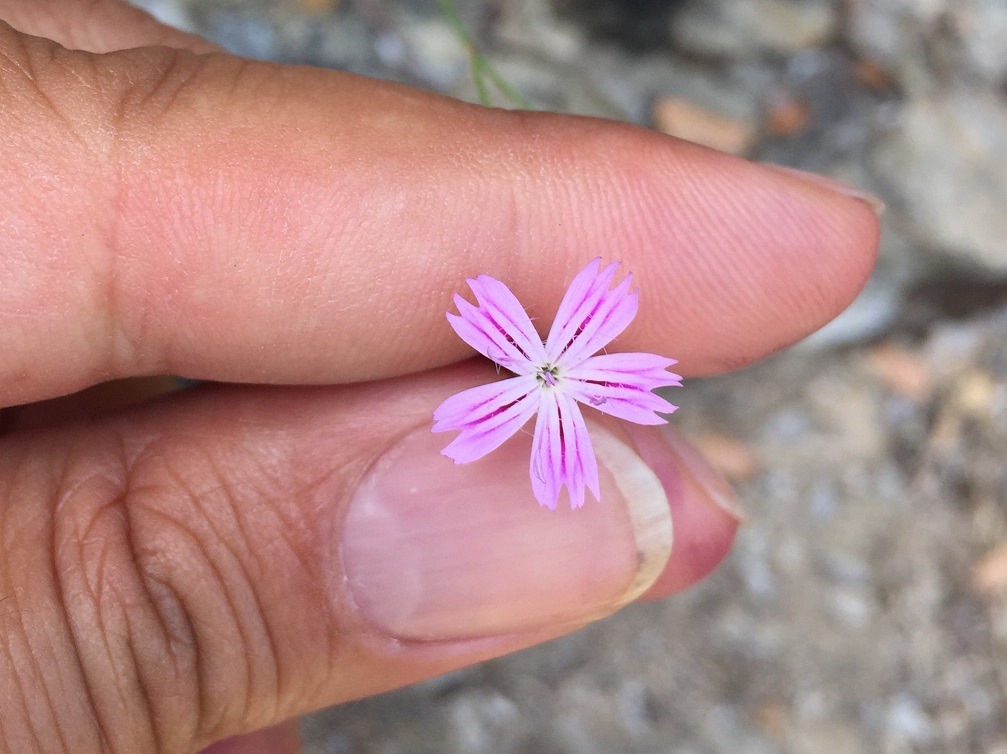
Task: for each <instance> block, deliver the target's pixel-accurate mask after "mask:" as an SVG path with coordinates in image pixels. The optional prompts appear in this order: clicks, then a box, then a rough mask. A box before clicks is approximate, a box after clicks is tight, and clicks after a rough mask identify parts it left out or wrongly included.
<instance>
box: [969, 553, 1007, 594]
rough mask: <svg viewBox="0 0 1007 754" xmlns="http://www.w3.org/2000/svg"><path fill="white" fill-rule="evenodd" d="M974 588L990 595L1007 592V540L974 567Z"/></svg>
mask: <svg viewBox="0 0 1007 754" xmlns="http://www.w3.org/2000/svg"><path fill="white" fill-rule="evenodd" d="M972 588H973V589H975V590H976V591H977V592H979V593H980V594H983V595H988V596H993V595H998V594H999V595H1003V594H1007V542H1004V543H1001V544H999V545H997V546H996V547H994V548H993V549H992V550H990V551H989V552H988V553H986V554H985V555H983V556H982V558H980V559H979V560H978V561H977V562H976V564H975V565H974V566H973V567H972Z"/></svg>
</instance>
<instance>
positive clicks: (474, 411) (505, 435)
mask: <svg viewBox="0 0 1007 754" xmlns="http://www.w3.org/2000/svg"><path fill="white" fill-rule="evenodd" d="M534 388H535V378H534V377H513V378H511V379H509V380H503V381H502V382H492V383H490V384H489V385H480V386H479V387H474V388H470V389H469V390H465V391H463V392H461V393H458V394H457V395H453V396H451V397H450V398H448V399H447V400H446V401H444V403H442V404H441V405H440V407H439V408H438V409H437V410H436V411H435V412H434V421H435V424H434V428H433V431H434V432H447V431H451V430H456V429H457V430H461V432H460V433H459V434H458V436H457V437H456V438H455V439H454V440H453V441H452V442H451V443H450V444H449V445H448V446H447V447H446V448H444V450H442V451H441V453H443V454H444V455H446V456H447V457H448V458H450V459H452V460H453V461H454V462H455V463H468V462H469V461H475V460H476V459H479V458H482V457H483V456H484V455H486V454H487V453H489V452H491V451H493V450H496V449H497V448H499V447H500V446H501V445H503V443H504V442H506V441H507V440H508V439H509V438H510V437H511V436H512V435H514V433H516V432H517V431H518V430H519V429H521V427H523V426H524V425H525V424H526V423H527V422H528V420H529V419H531V417H532V416H533V415H534V414H535V412H536V411H537V410H538V404H539V400H540V399H539V396H538V393H537V392H536V391H535V389H534Z"/></svg>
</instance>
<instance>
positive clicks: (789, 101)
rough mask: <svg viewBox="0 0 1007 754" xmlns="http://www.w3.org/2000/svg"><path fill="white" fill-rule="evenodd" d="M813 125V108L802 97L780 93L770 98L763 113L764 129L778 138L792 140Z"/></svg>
mask: <svg viewBox="0 0 1007 754" xmlns="http://www.w3.org/2000/svg"><path fill="white" fill-rule="evenodd" d="M810 124H811V107H810V106H809V105H808V103H807V101H806V100H805V99H803V98H801V97H794V96H791V95H790V94H789V93H787V92H782V91H781V92H779V93H776V94H774V95H772V96H770V97H769V100H768V101H767V103H766V110H765V113H763V128H764V129H765V131H766V133H768V134H769V135H770V136H774V137H776V138H790V137H791V136H797V135H798V134H801V133H803V132H804V131H806V130H807V128H808V126H809V125H810Z"/></svg>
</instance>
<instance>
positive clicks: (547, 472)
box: [531, 390, 563, 510]
mask: <svg viewBox="0 0 1007 754" xmlns="http://www.w3.org/2000/svg"><path fill="white" fill-rule="evenodd" d="M559 427H560V423H559V407H558V406H557V405H556V393H555V392H554V391H552V390H545V391H542V400H541V402H540V403H539V409H538V418H537V419H536V420H535V435H534V437H533V438H532V443H531V488H532V492H534V493H535V499H536V500H538V502H539V505H544V506H545V507H546V508H548V509H549V510H556V501H557V500H558V499H559V490H560V487H561V485H562V484H563V481H562V469H561V464H562V452H561V438H560V429H559Z"/></svg>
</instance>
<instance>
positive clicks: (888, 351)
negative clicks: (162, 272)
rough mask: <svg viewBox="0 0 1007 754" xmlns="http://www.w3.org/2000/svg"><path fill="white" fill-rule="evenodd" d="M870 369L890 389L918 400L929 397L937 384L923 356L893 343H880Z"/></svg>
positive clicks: (871, 357) (875, 348)
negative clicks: (934, 383)
mask: <svg viewBox="0 0 1007 754" xmlns="http://www.w3.org/2000/svg"><path fill="white" fill-rule="evenodd" d="M870 369H871V371H872V372H873V373H874V375H875V376H876V377H877V378H878V379H879V380H881V382H882V383H884V385H885V386H886V387H887V388H888V389H889V390H892V391H893V392H895V393H896V394H898V395H902V396H904V397H906V398H909V399H911V400H913V401H916V402H921V401H923V400H925V399H926V398H927V397H928V396H929V395H930V391H931V389H932V387H933V379H932V377H931V374H930V369H929V367H928V366H927V363H926V360H925V359H924V358H923V357H922V355H920V354H919V353H916V352H914V351H910V350H908V349H905V348H900V347H899V346H897V345H895V344H893V343H880V344H878V345H877V346H875V347H874V348H873V349H871V353H870Z"/></svg>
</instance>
